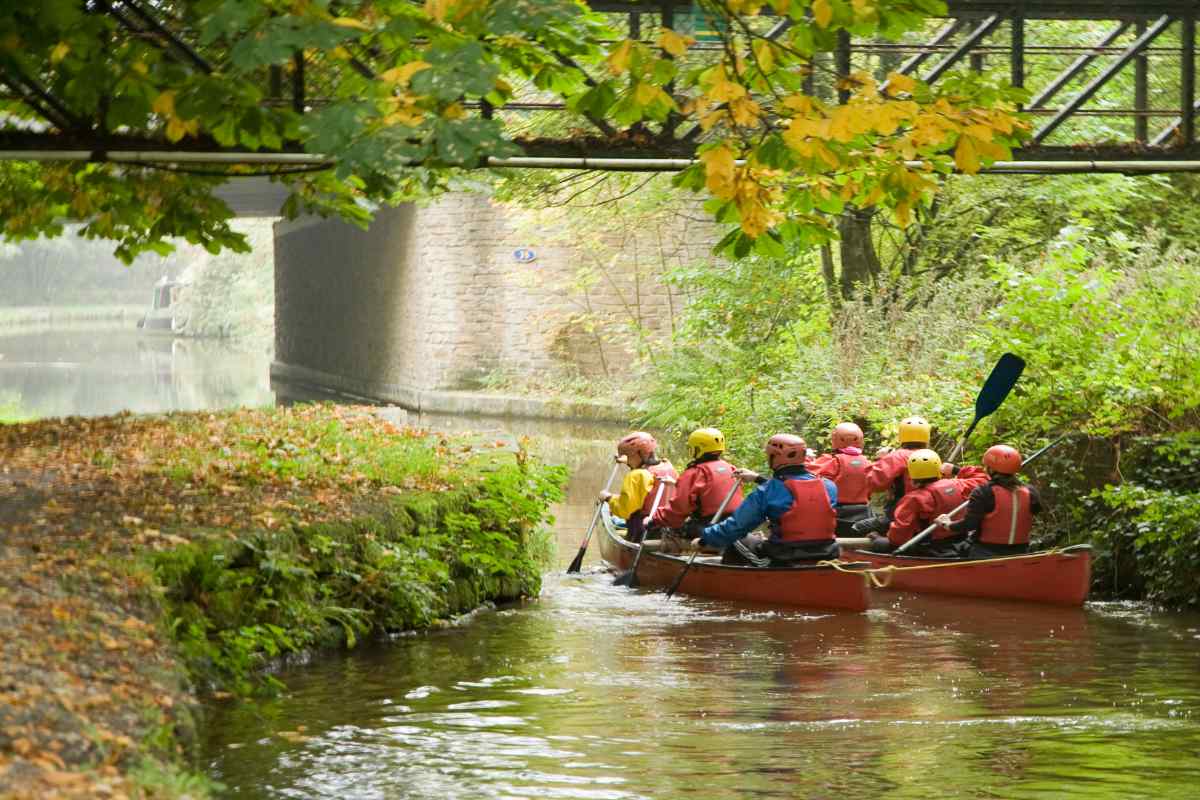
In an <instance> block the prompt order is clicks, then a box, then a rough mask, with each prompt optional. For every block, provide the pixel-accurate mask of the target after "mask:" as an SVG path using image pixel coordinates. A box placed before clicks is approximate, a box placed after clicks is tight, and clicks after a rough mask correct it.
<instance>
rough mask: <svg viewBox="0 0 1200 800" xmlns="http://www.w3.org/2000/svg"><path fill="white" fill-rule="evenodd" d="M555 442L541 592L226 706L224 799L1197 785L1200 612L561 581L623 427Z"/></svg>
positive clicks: (1078, 790) (1135, 793)
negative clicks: (552, 555) (566, 469)
mask: <svg viewBox="0 0 1200 800" xmlns="http://www.w3.org/2000/svg"><path fill="white" fill-rule="evenodd" d="M426 421H427V422H432V423H435V424H439V425H443V426H444V425H446V424H447V422H448V421H445V420H440V421H439V420H426ZM458 424H459V425H466V426H471V427H478V426H481V425H487V424H494V423H485V422H484V421H481V420H466V421H463V420H459V421H458ZM525 432H528V431H525ZM552 433H553V434H554V435H551V436H549V437H540V438H538V439H537V440H536V442H535V445H534V446H535V448H537V449H539V450H540V451H541V452H542V453H543V455H545V456H546V457H548V458H551V459H552V460H560V461H564V460H565V461H566V463H568V464H570V465H571V467H572V476H573V477H572V481H571V485H570V488H569V495H568V498H567V502H566V503H565V504H564V505H563V506H561V507H560V508H559V509H558V510H557V511H558V516H559V521H558V524H557V526H556V531H557V534H558V543H559V559H558V560H559V563H558V564H557V566H556V569H555V570H554V571H553V572H551V573H549V574H548V575H547V577H546V585H545V589H544V591H543V594H542V597H541V598H540V599H539V600H537V601H534V602H530V603H527V604H525V605H523V606H521V607H518V608H510V609H504V610H500V611H495V612H485V613H482V614H479V615H477V616H476V617H475V618H473V619H472V620H471V621H470V622H468V623H467V624H465V625H463V626H462V627H460V628H457V629H452V630H447V631H439V632H436V633H430V634H421V635H416V636H410V637H401V638H398V639H396V640H394V641H391V642H387V643H381V644H375V645H371V646H369V647H366V648H364V649H362V650H359V651H356V652H353V653H349V654H339V655H329V656H322V657H318V658H316V659H315V660H313V661H312V662H310V663H308V664H306V665H304V666H303V667H300V668H296V669H292V670H289V671H288V672H286V673H285V674H284V675H283V676H282V677H283V679H284V680H285V681H286V682H287V684H288V686H289V687H290V690H289V693H288V694H287V695H286V696H285V697H282V698H280V699H278V700H276V701H272V702H270V703H266V704H258V705H254V704H247V705H225V704H219V705H216V706H214V707H213V708H212V715H211V717H210V718H209V724H208V725H207V726H206V731H207V734H208V738H207V739H206V741H205V742H204V743H203V747H202V760H203V763H204V764H205V765H206V766H207V768H208V769H209V771H210V772H211V773H212V774H213V776H214V777H216V778H217V779H218V780H220V781H223V782H224V783H225V784H226V786H227V796H229V797H233V798H255V800H257V799H258V798H325V797H342V798H381V799H383V798H387V799H389V800H391V799H399V798H432V797H437V798H441V797H451V798H460V797H461V798H506V799H507V798H534V797H537V798H542V797H548V798H584V799H592V800H624V799H625V798H677V797H680V796H684V797H695V798H705V799H706V800H707V799H708V798H712V799H713V800H721V799H722V798H729V799H730V800H733V798H748V797H750V798H775V797H777V798H794V797H845V798H877V797H880V796H883V795H886V796H888V797H890V798H914V799H916V798H928V797H951V798H1117V797H1119V798H1139V797H1146V798H1150V797H1153V798H1156V800H1168V799H1169V798H1189V799H1190V798H1195V797H1196V796H1200V790H1197V788H1196V787H1197V785H1198V782H1200V615H1183V614H1171V613H1164V612H1157V611H1154V610H1152V609H1150V608H1148V607H1146V606H1144V605H1140V604H1120V603H1116V604H1114V603H1092V604H1089V605H1088V606H1087V607H1085V608H1081V609H1062V608H1053V607H1043V606H1036V605H1026V604H1017V603H998V602H989V601H980V600H967V599H951V598H942V599H937V598H930V597H921V596H915V595H897V594H891V593H881V594H879V595H877V598H878V601H877V604H876V608H873V609H872V610H871V611H869V612H867V613H865V614H829V613H815V612H808V613H805V612H801V611H778V610H772V609H767V608H761V607H750V606H742V605H736V604H729V603H718V602H713V601H704V600H697V599H694V598H686V597H684V598H676V599H675V600H673V601H670V602H668V601H666V600H664V599H663V597H662V595H661V594H660V593H653V592H638V591H633V590H629V589H624V588H616V587H613V586H612V585H611V576H609V575H606V574H603V573H601V572H599V571H598V567H596V566H595V564H594V558H595V552H596V550H597V547H596V545H595V544H594V543H593V545H592V546H591V547H590V548H589V558H588V561H587V562H585V563H587V564H588V565H589V567H587V568H585V573H584V574H583V575H581V576H578V577H567V576H564V575H563V574H562V570H563V568H564V567H565V565H566V564H567V563H569V561H570V560H571V558H572V557H573V556H574V555H575V553H576V551H577V549H578V546H579V539H580V537H581V533H582V531H583V530H584V528H585V527H586V526H587V523H588V521H589V520H590V519H591V513H592V509H593V508H594V506H593V503H592V499H593V497H594V496H595V493H596V491H597V489H598V488H599V487H600V485H601V484H602V483H603V481H604V479H605V477H606V476H607V474H608V471H609V465H610V464H611V461H610V460H609V459H610V458H611V455H610V454H611V452H612V442H613V441H615V438H616V435H617V433H618V432H617V431H614V430H613V429H604V428H587V427H576V428H568V429H565V430H557V431H553V432H552Z"/></svg>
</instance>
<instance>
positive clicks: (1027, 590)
mask: <svg viewBox="0 0 1200 800" xmlns="http://www.w3.org/2000/svg"><path fill="white" fill-rule="evenodd" d="M842 558H852V559H853V560H855V561H866V562H869V563H870V564H871V566H872V567H873V568H875V569H879V568H886V567H897V569H896V570H895V571H887V572H875V573H874V574H875V577H876V578H877V579H878V580H880V581H882V582H883V583H885V587H884V588H887V589H895V590H898V591H905V592H927V593H929V594H950V595H957V596H959V597H990V598H995V599H999V600H1025V601H1027V602H1032V603H1052V604H1054V605H1062V606H1078V605H1082V604H1083V601H1084V600H1085V599H1087V594H1088V588H1089V586H1090V585H1091V582H1092V547H1091V545H1087V544H1077V545H1074V546H1072V547H1064V548H1063V549H1061V550H1046V551H1042V552H1037V553H1029V554H1028V555H1022V556H1008V557H1005V558H992V559H982V560H972V561H962V560H960V559H954V558H921V557H919V556H893V555H885V554H883V553H869V552H866V551H864V550H849V551H846V550H843V551H842ZM925 566H933V568H932V569H905V567H925Z"/></svg>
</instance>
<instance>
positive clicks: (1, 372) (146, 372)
mask: <svg viewBox="0 0 1200 800" xmlns="http://www.w3.org/2000/svg"><path fill="white" fill-rule="evenodd" d="M269 364H270V357H269V355H268V354H267V353H266V352H265V351H263V350H262V349H261V348H257V349H249V350H247V349H241V348H238V347H235V346H234V345H231V344H229V343H226V342H217V341H204V340H196V339H176V338H172V337H169V336H154V335H146V334H139V333H138V332H137V331H134V330H130V329H128V328H127V327H121V328H115V327H112V326H108V327H95V326H80V327H69V328H61V327H56V328H53V329H47V330H27V329H23V330H21V331H19V332H5V333H0V395H4V398H3V399H4V400H5V401H6V402H7V403H9V404H13V403H15V405H16V409H15V410H16V411H17V412H18V413H20V414H21V415H23V416H30V417H58V416H68V415H84V416H93V415H100V414H113V413H116V412H118V411H134V412H144V413H153V412H164V411H175V410H202V409H210V408H229V407H233V406H261V405H269V404H271V403H273V402H274V396H273V394H272V393H271V388H270V382H269V379H268V367H269Z"/></svg>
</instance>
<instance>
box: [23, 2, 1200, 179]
mask: <svg viewBox="0 0 1200 800" xmlns="http://www.w3.org/2000/svg"><path fill="white" fill-rule="evenodd" d="M92 5H94V6H95V8H96V9H97V10H98V11H99V12H101V13H105V14H108V15H111V16H112V18H113V19H114V20H115V21H116V23H117V29H118V31H119V32H120V34H121V35H123V36H127V37H134V38H138V39H141V40H146V41H151V42H154V43H155V44H156V45H157V46H159V47H160V48H161V49H162V52H163V54H164V57H166V58H168V59H170V60H171V61H173V62H175V63H176V64H177V65H178V67H179V68H180V69H183V70H189V71H199V72H203V73H207V74H212V73H219V72H220V71H221V69H222V65H223V63H224V62H226V61H227V60H228V59H229V53H228V52H227V51H228V48H225V49H222V50H219V51H218V50H214V51H213V52H207V51H206V50H205V47H204V46H203V45H202V44H201V39H200V36H199V33H198V32H197V31H196V30H195V29H194V28H193V27H190V26H189V21H188V20H186V19H184V18H183V17H181V16H179V15H178V14H173V13H172V11H171V9H172V6H168V5H167V4H161V3H154V2H150V1H149V0H106V2H97V3H94V4H92ZM590 5H591V7H592V8H593V9H595V10H598V11H601V12H604V13H606V14H609V15H612V17H613V18H614V19H615V20H617V22H618V23H619V24H620V25H623V26H624V27H625V28H626V29H627V30H628V32H629V34H630V36H631V37H632V38H640V39H642V40H644V41H647V42H650V41H653V40H654V39H655V36H656V34H657V31H658V30H659V29H660V28H661V27H663V26H666V27H674V28H677V29H680V30H689V29H692V30H695V29H696V27H697V22H696V21H697V20H698V19H702V17H699V16H697V8H696V6H695V4H694V2H692V0H593V2H591V3H590ZM947 6H948V11H947V18H946V19H944V20H941V21H934V22H935V23H936V24H933V25H931V26H928V27H927V29H924V30H920V31H916V32H913V33H910V34H908V35H906V36H905V37H904V38H903V39H902V40H901V41H899V42H890V41H883V40H869V41H864V40H857V39H854V38H852V37H851V36H849V35H848V34H845V33H844V32H843V33H842V35H841V38H840V40H839V43H838V47H837V50H836V52H834V53H832V54H829V55H828V56H826V58H828V59H831V60H832V63H830V64H828V65H826V66H828V67H829V68H831V70H832V71H835V72H836V73H837V74H839V75H848V74H849V73H850V72H852V71H854V70H860V69H861V70H866V71H868V72H873V73H876V74H879V75H882V74H885V73H886V72H888V71H891V70H895V71H898V72H900V73H902V74H907V75H914V76H919V77H920V78H922V79H923V80H925V81H927V82H929V83H937V82H938V81H941V80H943V79H944V78H945V77H946V76H947V75H949V74H951V73H952V72H953V71H954V70H956V69H964V68H969V69H974V70H989V71H997V72H1000V73H1001V74H1004V75H1006V76H1007V77H1008V78H1009V79H1010V80H1011V82H1012V84H1014V85H1016V86H1022V87H1025V88H1026V89H1028V90H1029V92H1030V95H1031V96H1030V100H1029V102H1028V103H1027V104H1026V106H1025V108H1024V109H1023V110H1024V111H1025V112H1026V113H1027V114H1029V115H1031V116H1032V117H1033V119H1034V120H1035V128H1034V133H1033V136H1032V138H1031V140H1030V141H1029V142H1028V143H1027V145H1026V146H1024V147H1022V148H1020V149H1019V150H1017V151H1016V152H1015V154H1014V162H1020V163H1003V164H1000V165H998V166H995V167H993V169H994V170H996V171H1022V172H1030V171H1039V172H1055V171H1079V170H1083V169H1086V170H1101V171H1104V170H1107V171H1114V170H1120V171H1162V170H1196V169H1200V149H1198V147H1197V142H1196V124H1195V118H1196V111H1197V108H1198V106H1200V103H1198V102H1197V96H1196V81H1195V67H1196V9H1197V4H1196V3H1195V2H1194V0H1143V1H1142V2H1134V1H1133V0H1110V1H1109V2H1105V1H1104V0H949V2H948V3H947ZM702 25H703V23H701V26H702ZM788 25H789V22H788V20H786V19H781V20H778V21H775V22H774V23H773V27H772V28H771V30H770V31H768V32H767V35H768V36H771V35H775V36H778V35H779V34H780V33H782V32H783V31H784V30H786V29H787V27H788ZM1086 37H1090V41H1087V42H1086V43H1082V44H1081V43H1080V39H1081V38H1086ZM700 39H701V41H700V42H699V43H698V44H697V45H695V46H694V49H695V52H697V53H703V52H704V50H705V49H706V48H707V49H710V50H711V49H715V48H719V47H720V44H719V43H717V42H706V41H705V40H704V39H705V37H704V36H701V37H700ZM120 66H121V65H115V67H120ZM345 70H353V71H355V72H357V73H359V74H360V75H365V76H372V77H373V76H375V75H376V74H377V68H376V65H375V64H374V63H373V59H372V55H371V54H370V53H368V52H357V53H354V54H353V55H352V57H351V58H350V59H349V60H348V61H341V60H336V59H331V58H329V57H328V55H327V54H326V53H323V52H321V51H315V50H314V51H308V52H304V53H300V52H297V53H294V54H293V56H292V57H291V59H289V60H287V61H286V62H285V63H280V64H275V65H272V66H270V67H269V68H264V69H263V70H261V74H260V75H259V79H260V80H261V84H262V85H261V86H260V87H259V88H260V89H262V93H263V96H264V101H263V102H264V104H266V105H267V106H290V107H291V108H292V109H293V110H295V111H296V112H298V113H301V114H303V113H306V112H309V111H311V110H313V109H316V108H320V107H322V106H323V105H325V104H327V103H329V102H330V100H331V98H332V97H333V96H334V93H335V92H336V87H337V86H338V83H339V80H340V73H341V72H342V71H345ZM110 77H115V76H110ZM52 79H53V76H52V75H42V76H39V75H30V74H25V73H23V72H22V71H21V70H19V69H18V68H17V67H16V66H15V65H14V63H13V61H11V60H8V59H4V58H0V84H3V86H4V87H5V88H6V89H7V93H6V94H5V95H3V96H0V100H8V101H10V102H16V103H20V104H22V105H24V106H25V107H27V109H28V110H30V111H32V112H33V113H34V114H36V116H37V117H38V118H40V119H41V121H42V123H41V124H34V125H31V124H29V123H28V122H27V121H24V120H17V119H15V118H11V117H7V118H2V119H0V159H42V160H44V159H89V160H114V161H133V162H139V163H166V164H181V163H188V164H196V163H205V164H210V165H229V164H248V163H253V164H279V165H288V166H291V167H297V166H313V165H316V166H319V165H321V164H327V163H329V158H328V157H326V156H322V155H321V154H310V153H304V152H300V151H299V150H298V148H296V147H293V146H288V145H287V144H286V143H281V144H280V146H279V147H275V148H260V149H257V150H255V151H253V152H247V151H239V150H237V149H231V148H222V147H219V146H218V145H217V144H216V142H215V140H214V139H213V138H212V136H211V135H208V134H207V132H205V131H200V132H199V133H198V135H196V136H195V137H192V138H190V139H188V140H185V143H177V144H172V143H170V142H169V141H167V140H166V139H165V138H164V137H163V136H162V133H161V132H152V131H119V132H118V131H111V130H105V129H104V127H103V126H102V125H99V124H97V120H96V113H97V112H96V111H95V109H80V108H72V107H70V106H69V105H68V104H67V103H66V102H64V101H63V100H62V99H61V98H58V97H56V96H55V94H54V92H53V90H52V88H51V86H52V83H53V80H52ZM809 88H810V89H812V90H813V91H815V92H816V93H818V94H822V93H823V94H826V95H827V96H829V98H830V99H833V97H834V95H838V96H839V97H840V99H845V97H846V96H847V93H846V92H845V91H844V90H842V91H839V90H837V89H835V88H834V84H833V82H832V81H829V80H826V81H823V82H822V81H819V80H816V79H814V80H813V82H812V83H810V87H809ZM1101 95H1103V97H1102V98H1101ZM465 105H466V107H467V112H468V113H469V114H474V115H478V116H481V117H488V118H500V119H502V120H504V122H505V124H506V127H507V128H509V129H510V131H512V132H513V133H514V136H513V138H515V139H517V141H518V143H519V145H520V147H521V149H522V150H523V154H522V155H520V156H517V157H514V158H509V159H493V160H490V162H489V165H491V166H504V165H508V166H522V167H550V168H564V167H582V166H584V162H583V159H588V162H589V163H588V164H587V166H588V168H593V169H596V168H598V169H665V170H675V169H679V165H680V163H683V162H681V161H679V160H680V159H684V160H686V159H690V158H691V157H692V155H693V154H694V152H695V148H696V146H697V144H699V143H700V142H701V141H702V139H703V137H702V134H701V132H700V131H698V130H696V129H678V128H675V127H673V126H669V125H668V126H663V127H662V128H661V129H658V130H653V129H651V130H639V131H637V133H638V135H637V136H619V135H614V134H616V133H619V132H616V131H614V130H613V129H612V127H611V126H609V125H608V124H606V123H604V122H603V121H599V120H590V121H589V120H588V119H587V115H586V114H582V113H575V112H569V111H568V109H566V108H565V107H564V105H563V104H562V103H559V102H553V101H550V100H547V99H546V97H545V96H544V95H542V94H537V93H531V94H530V95H528V96H526V97H515V98H514V99H513V100H512V101H511V102H509V103H507V104H505V105H503V106H501V107H498V108H497V107H494V106H491V105H489V104H488V103H487V102H485V101H477V102H468V103H466V104H465ZM547 113H558V114H562V115H563V116H564V117H570V118H571V120H572V122H579V123H580V124H581V125H585V126H586V125H589V124H590V125H591V127H592V129H593V131H592V132H593V135H590V136H578V135H572V136H570V137H553V136H537V137H517V136H515V133H516V131H518V130H519V129H520V128H521V127H522V125H523V124H524V123H525V122H527V120H528V118H529V116H530V115H533V114H540V115H545V114H547Z"/></svg>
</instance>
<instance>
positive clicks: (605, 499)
mask: <svg viewBox="0 0 1200 800" xmlns="http://www.w3.org/2000/svg"><path fill="white" fill-rule="evenodd" d="M615 496H616V495H614V494H613V493H612V492H601V493H600V502H601V503H607V502H608V501H609V500H611V499H612V498H613V497H615Z"/></svg>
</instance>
